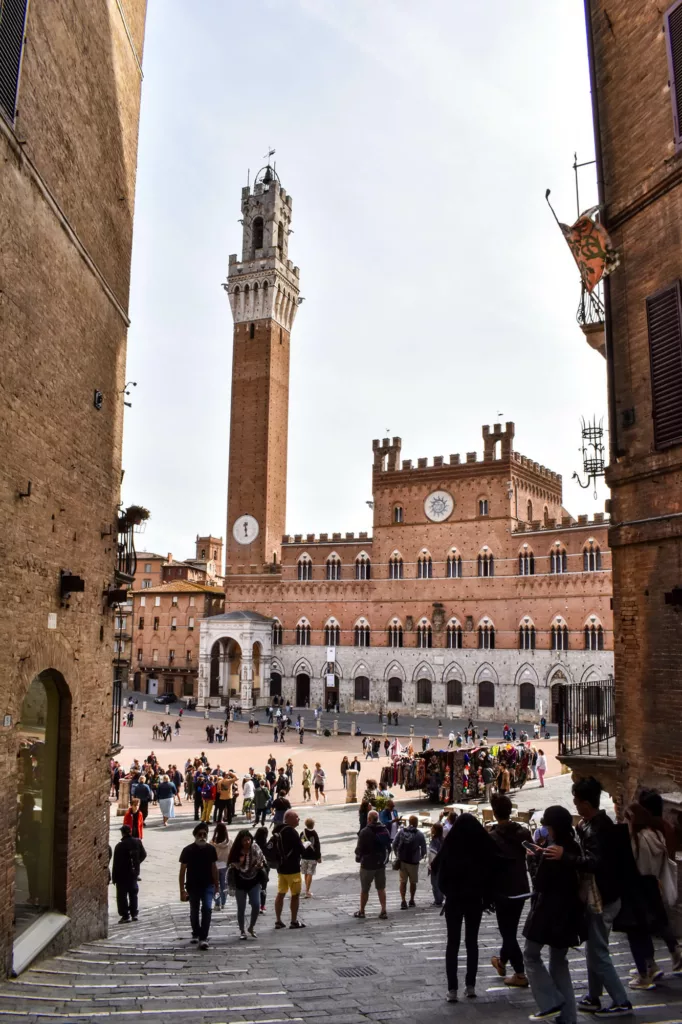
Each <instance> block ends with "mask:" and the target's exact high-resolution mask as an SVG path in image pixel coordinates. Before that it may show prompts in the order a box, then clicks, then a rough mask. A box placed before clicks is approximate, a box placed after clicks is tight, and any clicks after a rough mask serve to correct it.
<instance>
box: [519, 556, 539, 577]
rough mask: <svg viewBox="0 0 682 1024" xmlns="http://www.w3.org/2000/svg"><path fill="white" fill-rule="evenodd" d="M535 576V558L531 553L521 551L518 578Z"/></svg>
mask: <svg viewBox="0 0 682 1024" xmlns="http://www.w3.org/2000/svg"><path fill="white" fill-rule="evenodd" d="M534 575H535V556H534V555H533V552H532V551H526V550H524V551H522V552H521V554H520V555H519V576H534Z"/></svg>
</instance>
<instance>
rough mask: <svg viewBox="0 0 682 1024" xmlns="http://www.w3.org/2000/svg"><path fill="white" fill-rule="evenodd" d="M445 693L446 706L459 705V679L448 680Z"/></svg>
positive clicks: (460, 692)
mask: <svg viewBox="0 0 682 1024" xmlns="http://www.w3.org/2000/svg"><path fill="white" fill-rule="evenodd" d="M445 691H446V698H445V700H446V703H447V704H448V705H453V704H454V705H455V706H458V705H461V704H462V684H461V682H460V680H459V679H448V681H447V683H446V684H445Z"/></svg>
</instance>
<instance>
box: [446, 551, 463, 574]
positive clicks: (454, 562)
mask: <svg viewBox="0 0 682 1024" xmlns="http://www.w3.org/2000/svg"><path fill="white" fill-rule="evenodd" d="M447 572H448V579H451V580H459V579H461V578H462V556H461V555H458V554H457V549H456V548H453V549H452V551H451V552H450V554H449V555H448V562H447Z"/></svg>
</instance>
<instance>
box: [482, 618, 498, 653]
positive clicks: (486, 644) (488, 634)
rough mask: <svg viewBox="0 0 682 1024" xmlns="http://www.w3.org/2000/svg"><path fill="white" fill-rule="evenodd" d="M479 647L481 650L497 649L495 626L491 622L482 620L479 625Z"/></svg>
mask: <svg viewBox="0 0 682 1024" xmlns="http://www.w3.org/2000/svg"><path fill="white" fill-rule="evenodd" d="M478 647H479V650H481V651H493V650H495V627H494V626H493V624H492V623H491V622H487V621H486V622H482V623H481V625H480V626H479V627H478Z"/></svg>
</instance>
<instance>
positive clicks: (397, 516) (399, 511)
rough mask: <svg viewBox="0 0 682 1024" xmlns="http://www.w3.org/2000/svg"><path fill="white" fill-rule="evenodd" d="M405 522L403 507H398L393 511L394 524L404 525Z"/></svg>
mask: <svg viewBox="0 0 682 1024" xmlns="http://www.w3.org/2000/svg"><path fill="white" fill-rule="evenodd" d="M402 521H403V506H402V505H396V506H395V507H394V509H393V522H394V523H402Z"/></svg>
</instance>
